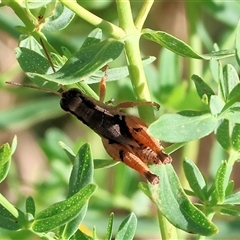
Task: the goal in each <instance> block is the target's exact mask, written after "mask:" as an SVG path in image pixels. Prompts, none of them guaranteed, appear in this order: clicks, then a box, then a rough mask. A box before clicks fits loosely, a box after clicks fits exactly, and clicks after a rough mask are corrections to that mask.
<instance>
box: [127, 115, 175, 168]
mask: <svg viewBox="0 0 240 240" xmlns="http://www.w3.org/2000/svg"><path fill="white" fill-rule="evenodd" d="M125 121H126V124H127V126H128V130H129V132H130V133H131V135H132V136H133V138H134V139H135V140H136V142H138V143H139V145H140V146H141V148H140V150H139V151H137V150H134V152H136V151H137V152H138V154H139V155H140V158H141V159H143V161H145V162H147V163H155V164H158V163H160V162H162V163H164V164H167V163H170V162H172V158H171V156H169V155H168V154H166V153H164V152H163V147H162V146H161V144H160V142H159V141H158V140H157V139H155V138H153V137H151V136H150V135H149V134H148V133H147V125H146V124H145V123H144V122H143V121H142V120H141V119H140V118H138V117H135V116H130V115H128V117H127V118H125Z"/></svg>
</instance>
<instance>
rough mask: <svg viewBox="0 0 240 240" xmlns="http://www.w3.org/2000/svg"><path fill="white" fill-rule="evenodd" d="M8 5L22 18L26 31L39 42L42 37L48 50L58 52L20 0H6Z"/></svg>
mask: <svg viewBox="0 0 240 240" xmlns="http://www.w3.org/2000/svg"><path fill="white" fill-rule="evenodd" d="M6 5H7V6H9V7H11V8H12V9H13V11H14V12H15V13H16V15H17V16H18V17H19V18H20V19H21V21H22V22H23V23H24V25H25V27H26V32H28V33H29V35H31V36H33V37H34V38H35V39H36V40H37V41H38V42H39V43H40V39H42V41H43V44H44V46H45V48H46V49H47V51H48V52H53V53H57V51H56V50H55V49H54V48H53V47H52V46H51V44H49V42H48V41H47V40H46V38H45V36H44V35H43V34H42V33H41V32H40V31H37V30H36V26H35V25H34V23H33V21H32V19H31V17H30V16H28V14H27V12H26V11H25V10H24V8H22V6H21V4H20V2H19V1H18V0H12V1H6Z"/></svg>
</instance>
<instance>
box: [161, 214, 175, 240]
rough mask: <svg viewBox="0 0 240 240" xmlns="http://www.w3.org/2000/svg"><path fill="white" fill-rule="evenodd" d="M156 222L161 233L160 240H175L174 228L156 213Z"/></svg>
mask: <svg viewBox="0 0 240 240" xmlns="http://www.w3.org/2000/svg"><path fill="white" fill-rule="evenodd" d="M158 222H159V227H160V231H161V237H162V238H161V239H162V240H171V239H172V240H177V239H178V235H177V230H176V228H175V227H174V226H173V225H172V224H171V223H170V222H169V221H168V220H167V219H166V218H165V217H164V216H163V215H162V213H161V212H160V211H158Z"/></svg>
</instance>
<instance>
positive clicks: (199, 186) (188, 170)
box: [183, 158, 207, 202]
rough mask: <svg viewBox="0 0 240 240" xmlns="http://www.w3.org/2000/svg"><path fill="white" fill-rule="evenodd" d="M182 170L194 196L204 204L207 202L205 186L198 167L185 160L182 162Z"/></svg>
mask: <svg viewBox="0 0 240 240" xmlns="http://www.w3.org/2000/svg"><path fill="white" fill-rule="evenodd" d="M183 169H184V173H185V176H186V178H187V181H188V184H189V186H190V187H191V189H192V190H193V191H194V193H195V194H196V196H197V197H198V198H199V199H200V200H201V201H202V202H204V201H205V200H207V184H206V181H205V179H204V177H203V175H202V173H201V172H200V171H199V169H198V167H197V166H196V165H195V164H194V162H193V161H191V160H190V159H187V158H185V159H184V161H183Z"/></svg>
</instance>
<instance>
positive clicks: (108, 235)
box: [104, 213, 114, 240]
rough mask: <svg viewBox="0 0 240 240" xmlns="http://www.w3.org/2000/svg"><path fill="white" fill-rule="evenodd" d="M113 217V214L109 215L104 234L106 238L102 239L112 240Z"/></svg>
mask: <svg viewBox="0 0 240 240" xmlns="http://www.w3.org/2000/svg"><path fill="white" fill-rule="evenodd" d="M113 217H114V213H110V215H109V219H108V227H107V232H106V236H105V238H104V239H105V240H111V239H112V231H113Z"/></svg>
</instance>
